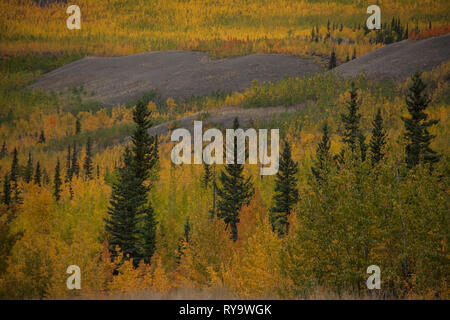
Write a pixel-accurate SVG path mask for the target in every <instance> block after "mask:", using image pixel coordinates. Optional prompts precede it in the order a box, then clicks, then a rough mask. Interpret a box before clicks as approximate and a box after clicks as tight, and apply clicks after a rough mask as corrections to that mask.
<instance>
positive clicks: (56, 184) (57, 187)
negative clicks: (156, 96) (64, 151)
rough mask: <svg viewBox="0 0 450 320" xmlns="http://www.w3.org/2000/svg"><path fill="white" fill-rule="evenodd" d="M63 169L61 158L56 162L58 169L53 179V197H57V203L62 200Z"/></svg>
mask: <svg viewBox="0 0 450 320" xmlns="http://www.w3.org/2000/svg"><path fill="white" fill-rule="evenodd" d="M60 171H61V168H60V163H59V158H58V159H57V160H56V168H55V177H54V179H53V195H54V196H55V199H56V201H59V199H60V198H61V185H62V181H61V172H60Z"/></svg>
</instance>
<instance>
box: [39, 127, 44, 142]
mask: <svg viewBox="0 0 450 320" xmlns="http://www.w3.org/2000/svg"><path fill="white" fill-rule="evenodd" d="M38 143H45V134H44V130H41V135H40V136H39V142H38Z"/></svg>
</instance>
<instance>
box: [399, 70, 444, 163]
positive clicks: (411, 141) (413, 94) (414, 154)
mask: <svg viewBox="0 0 450 320" xmlns="http://www.w3.org/2000/svg"><path fill="white" fill-rule="evenodd" d="M425 89H426V85H425V83H424V82H423V81H422V79H421V73H420V72H416V73H415V74H414V75H413V76H412V83H411V85H410V86H409V88H408V93H407V96H406V105H407V108H408V112H409V115H410V117H408V118H406V117H402V120H403V122H404V124H405V129H406V134H405V138H406V140H407V142H408V144H407V145H406V148H405V151H406V163H407V165H408V167H409V168H412V167H414V166H416V165H418V164H419V163H430V164H433V163H435V162H437V161H439V159H440V156H439V155H438V154H437V153H436V152H435V151H434V150H432V149H431V147H430V143H431V141H432V140H433V139H434V138H435V136H434V135H432V134H430V133H429V132H428V128H429V127H431V126H433V125H435V124H437V123H438V120H433V119H430V120H428V114H426V113H425V112H424V111H425V110H426V109H427V107H428V105H429V103H430V102H431V100H430V98H429V97H428V95H427V94H426V92H425Z"/></svg>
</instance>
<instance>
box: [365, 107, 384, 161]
mask: <svg viewBox="0 0 450 320" xmlns="http://www.w3.org/2000/svg"><path fill="white" fill-rule="evenodd" d="M372 126H373V128H372V137H371V138H370V144H369V145H370V153H371V155H372V165H375V164H376V163H378V162H379V161H381V159H383V157H384V147H385V145H386V130H385V129H384V126H383V118H382V117H381V110H380V109H379V108H378V111H377V115H376V116H375V119H374V120H373V122H372Z"/></svg>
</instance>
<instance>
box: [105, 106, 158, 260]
mask: <svg viewBox="0 0 450 320" xmlns="http://www.w3.org/2000/svg"><path fill="white" fill-rule="evenodd" d="M133 120H134V122H135V123H136V125H137V126H136V129H135V131H134V133H133V135H132V139H131V140H132V144H133V146H132V149H131V150H130V148H128V147H127V148H126V151H125V154H124V165H123V167H122V168H119V169H117V170H118V172H119V177H118V180H117V182H116V183H115V184H114V185H113V193H112V199H111V207H110V210H109V215H110V217H109V218H108V219H107V220H106V231H107V232H109V233H110V235H111V241H110V250H111V253H112V255H114V254H115V246H116V245H117V246H119V247H120V248H121V250H122V251H123V252H124V253H125V254H126V255H129V257H130V258H133V262H134V264H135V266H137V265H138V263H139V261H141V260H144V262H146V263H149V262H150V260H151V257H152V255H153V253H154V251H155V235H156V220H155V218H154V212H153V208H152V206H151V204H150V203H149V201H148V194H149V192H150V188H151V184H152V182H153V181H151V178H153V176H152V175H151V172H152V170H153V169H154V168H155V166H156V165H157V162H158V149H157V148H158V145H157V138H156V137H154V136H151V135H149V133H148V129H149V128H150V127H151V122H150V112H149V111H148V109H147V108H146V106H145V105H144V104H143V103H142V101H139V102H138V104H137V105H136V108H135V109H134V111H133Z"/></svg>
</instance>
